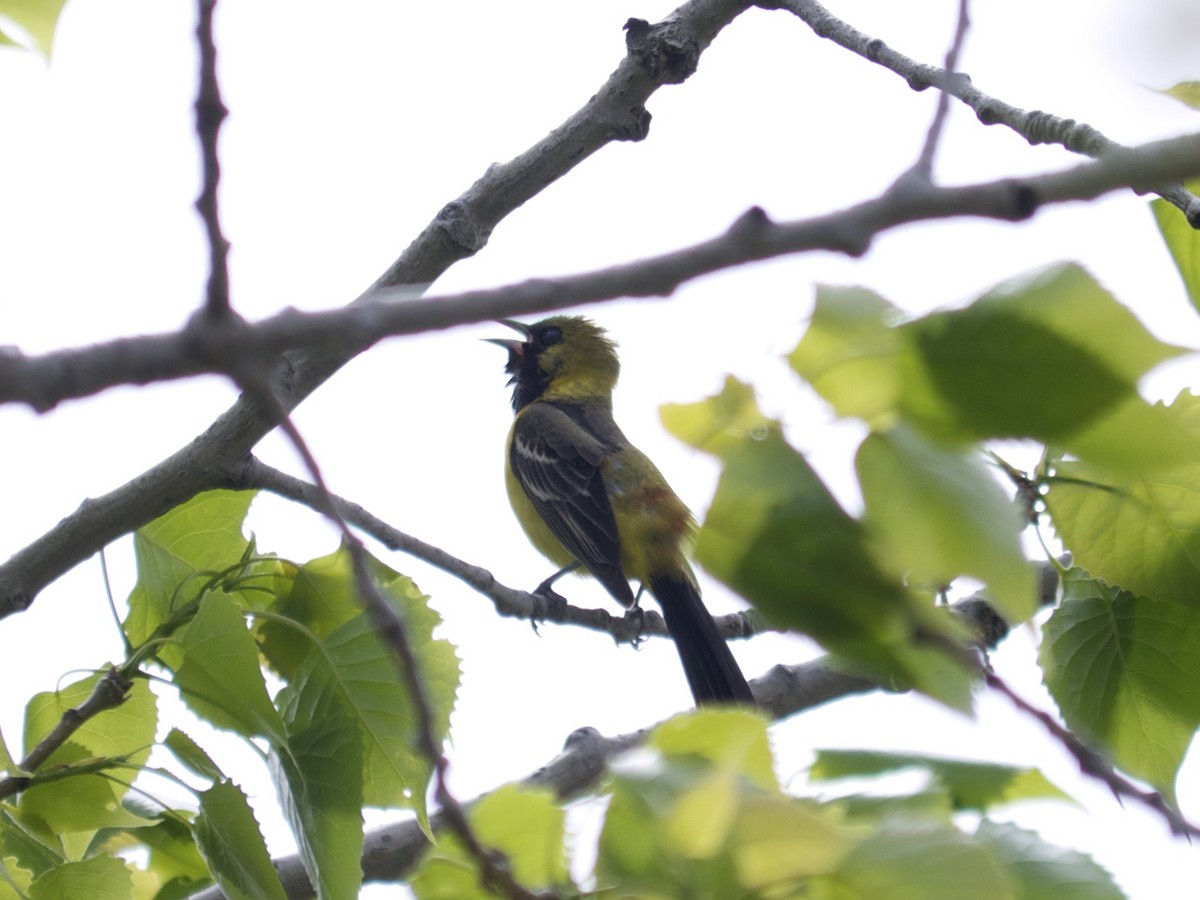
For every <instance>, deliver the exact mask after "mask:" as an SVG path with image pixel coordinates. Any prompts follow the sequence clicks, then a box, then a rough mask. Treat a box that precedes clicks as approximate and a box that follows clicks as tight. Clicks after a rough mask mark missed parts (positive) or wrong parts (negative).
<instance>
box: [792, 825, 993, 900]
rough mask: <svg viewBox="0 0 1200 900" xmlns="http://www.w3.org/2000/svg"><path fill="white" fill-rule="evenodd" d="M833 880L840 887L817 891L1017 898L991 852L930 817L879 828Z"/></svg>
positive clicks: (886, 899) (939, 898) (902, 897)
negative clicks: (931, 819)
mask: <svg viewBox="0 0 1200 900" xmlns="http://www.w3.org/2000/svg"><path fill="white" fill-rule="evenodd" d="M822 880H824V879H822ZM828 880H829V881H830V882H832V884H833V885H836V888H832V889H831V890H828V891H827V892H821V891H817V892H814V896H815V897H820V898H825V897H838V898H844V897H845V898H864V900H865V898H870V900H914V898H920V900H962V898H964V897H970V898H971V900H1014V894H1013V892H1012V890H1011V889H1010V887H1009V879H1008V876H1007V874H1006V873H1005V872H1004V870H1003V869H1002V868H1001V867H1000V865H999V863H998V862H997V860H996V859H995V857H993V856H992V854H990V853H989V852H987V850H985V849H984V848H983V847H981V846H979V845H978V844H976V843H975V842H973V841H972V840H971V839H970V838H969V837H967V836H966V835H964V834H962V833H961V832H959V831H957V830H955V829H954V828H951V827H948V826H939V825H936V824H933V823H929V822H904V823H894V824H889V825H885V826H884V827H882V828H879V829H877V830H876V831H875V832H874V833H872V834H871V835H870V836H868V837H867V838H866V839H864V840H863V841H862V842H861V843H859V845H858V846H857V847H855V848H854V849H853V850H851V851H850V853H849V854H847V856H846V858H845V859H844V860H843V862H842V863H841V865H840V866H839V867H838V869H837V871H836V872H835V873H834V874H833V875H831V876H829V879H828ZM830 887H832V885H831V886H830Z"/></svg>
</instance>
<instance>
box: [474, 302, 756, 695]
mask: <svg viewBox="0 0 1200 900" xmlns="http://www.w3.org/2000/svg"><path fill="white" fill-rule="evenodd" d="M498 321H499V322H500V324H503V325H505V326H507V327H509V328H512V329H513V330H515V331H516V332H518V333H519V334H520V335H521V339H519V340H514V339H497V338H489V339H487V340H489V341H490V342H491V343H494V344H498V345H500V346H501V347H504V348H505V349H506V350H508V364H507V365H506V366H505V371H506V372H507V373H508V374H509V375H511V376H512V377H511V378H510V379H509V382H508V384H509V386H510V387H512V389H513V391H512V406H513V412H514V416H513V423H512V427H511V429H510V430H509V433H508V440H507V445H506V469H505V472H506V486H507V489H508V498H509V501H510V503H511V504H512V508H513V511H514V513H515V514H516V517H517V520H518V521H519V522H520V524H521V527H522V528H523V529H524V531H525V534H526V536H527V537H528V538H529V540H530V542H531V543H532V544H533V546H534V547H535V548H536V549H537V550H539V551H540V552H541V553H542V555H544V556H546V557H547V558H548V559H549V560H550V561H551V562H552V563H554V564H555V565H556V566H558V567H559V570H558V571H557V572H556V573H555V574H554V575H552V576H550V577H549V578H547V579H546V580H545V581H543V582H542V584H541V585H539V587H538V589H537V590H538V591H542V592H546V591H549V592H550V593H551V594H553V589H552V587H551V586H552V585H553V583H554V581H555V580H556V579H557V578H558V577H560V576H561V575H563V574H565V573H567V572H570V571H579V572H580V573H581V574H590V575H592V576H593V577H595V578H596V579H597V580H598V581H599V582H600V584H601V585H603V586H604V588H605V589H606V590H607V591H608V593H609V594H610V595H611V596H612V597H613V599H614V600H616V601H617V603H619V604H620V605H621V606H622V607H624V608H625V609H626V610H633V609H635V608H640V607H638V597H639V596H640V593H641V589H643V588H644V589H647V590H649V592H650V593H651V594H652V595H653V596H654V598H655V599H656V600H657V601H658V603H659V605H660V606H661V607H662V612H663V618H664V620H665V621H666V624H667V630H668V631H669V632H670V633H671V637H672V638H673V639H674V641H675V646H676V648H677V649H678V652H679V658H680V660H681V662H682V663H683V671H684V675H685V676H686V678H687V682H688V685H689V687H690V688H691V692H692V696H693V699H694V700H695V702H696V704H697V705H698V706H707V705H713V704H753V703H754V698H753V696H752V695H751V692H750V687H749V685H748V684H747V683H746V679H745V676H744V675H743V674H742V671H741V669H740V668H739V667H738V664H737V661H736V660H735V659H734V657H733V654H732V653H731V652H730V650H729V646H728V644H726V642H725V640H724V639H723V638H722V637H721V635H720V633H719V632H718V631H717V627H716V623H715V622H714V621H713V618H712V616H711V615H710V614H709V612H708V610H707V609H706V608H705V606H704V603H703V601H702V600H701V596H700V588H699V585H698V584H697V582H696V576H695V573H694V572H693V570H692V568H691V565H690V564H689V562H688V560H687V557H686V554H685V551H686V548H687V547H688V545H689V544H690V541H691V538H692V536H693V534H694V532H695V529H696V524H695V520H694V519H693V517H692V514H691V512H690V511H689V510H688V508H687V506H686V505H685V504H684V503H683V501H682V500H680V499H679V497H678V496H677V495H676V494H675V492H674V491H673V490H671V487H670V485H668V484H667V481H666V479H665V478H664V477H663V475H662V473H661V472H659V470H658V468H657V467H656V466H655V465H654V463H653V462H651V460H650V459H649V457H647V456H646V455H645V454H644V453H642V452H641V451H640V450H638V449H637V448H636V447H635V446H633V444H631V443H630V442H629V440H628V439H627V438H626V437H625V435H624V433H623V432H622V431H621V429H620V427H618V425H617V423H616V421H615V420H614V419H613V403H612V398H613V389H614V388H615V387H616V384H617V378H618V376H619V374H620V360H619V358H618V356H617V346H616V344H615V343H614V341H613V340H612V339H611V338H610V337H609V336H608V334H607V332H606V331H605V330H604V329H603V328H601V327H600V326H599V325H597V324H596V323H595V322H593V321H592V320H591V319H588V318H585V317H583V316H574V315H556V316H551V317H550V318H547V319H543V320H541V321H539V322H536V323H535V324H533V325H524V324H522V323H520V322H516V321H513V320H511V319H500V320H498ZM631 581H634V582H638V583H640V586H641V587H640V588H639V591H638V594H635V593H634V591H633V588H632V587H631V585H630V582H631Z"/></svg>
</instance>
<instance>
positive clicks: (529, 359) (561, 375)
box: [492, 316, 621, 410]
mask: <svg viewBox="0 0 1200 900" xmlns="http://www.w3.org/2000/svg"><path fill="white" fill-rule="evenodd" d="M502 322H503V324H505V325H507V326H508V327H510V328H513V329H515V330H516V331H519V332H520V333H521V334H522V335H523V336H524V338H525V340H523V341H513V340H493V341H492V343H494V344H499V345H500V346H501V347H504V348H505V349H507V350H508V365H507V366H505V369H504V370H505V371H506V372H508V373H509V374H511V375H512V378H511V379H510V380H509V382H508V383H509V384H511V385H513V400H512V402H513V409H514V410H519V409H521V408H522V407H524V406H526V405H528V404H530V403H532V402H533V401H534V400H541V399H545V400H555V399H558V400H572V399H584V398H588V399H597V398H599V399H602V400H604V401H605V402H607V401H608V400H610V399H611V397H612V390H613V388H614V387H615V386H616V383H617V376H618V375H619V374H620V371H621V364H620V362H619V361H618V360H617V345H616V344H615V343H613V341H612V339H610V338H609V337H608V335H607V334H606V333H605V331H604V329H603V328H601V327H600V326H599V325H597V324H596V323H595V322H593V321H592V320H591V319H585V318H584V317H583V316H551V317H550V318H548V319H542V321H540V322H537V323H535V324H533V325H522V324H521V323H520V322H514V321H512V320H511V319H504V320H502Z"/></svg>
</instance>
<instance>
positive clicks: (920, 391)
mask: <svg viewBox="0 0 1200 900" xmlns="http://www.w3.org/2000/svg"><path fill="white" fill-rule="evenodd" d="M899 330H900V332H901V333H902V336H903V337H904V339H905V342H906V352H905V353H904V354H902V358H901V359H902V363H901V365H902V373H903V378H902V382H903V387H902V393H901V407H902V409H903V412H904V414H905V415H906V416H907V417H908V418H909V419H910V420H911V421H912V422H914V423H915V424H917V425H918V426H919V427H921V428H922V429H923V430H925V431H926V432H928V433H929V434H931V435H933V436H934V437H937V438H940V439H943V440H950V441H969V440H980V439H987V438H1007V437H1031V438H1035V439H1037V440H1039V441H1042V442H1044V443H1050V444H1057V445H1060V446H1062V447H1065V448H1066V449H1068V450H1070V451H1072V452H1074V453H1077V454H1078V455H1080V456H1086V457H1088V458H1090V459H1091V460H1092V461H1093V462H1095V463H1103V464H1105V465H1110V466H1117V467H1121V466H1124V467H1130V466H1131V465H1134V464H1135V463H1136V465H1137V467H1139V468H1145V467H1146V466H1147V465H1150V464H1165V463H1167V462H1170V461H1175V462H1179V461H1182V460H1183V459H1186V458H1194V456H1195V455H1196V454H1197V453H1198V452H1200V441H1198V440H1196V439H1194V438H1189V437H1188V436H1186V435H1182V434H1181V433H1179V432H1178V430H1177V429H1174V428H1173V427H1172V426H1171V423H1170V422H1167V421H1163V417H1161V416H1156V415H1155V414H1154V412H1153V410H1152V408H1151V407H1150V406H1148V405H1147V404H1146V403H1145V402H1144V401H1142V400H1141V399H1140V397H1139V396H1138V394H1137V382H1138V380H1139V379H1140V378H1141V376H1142V375H1144V374H1145V373H1146V372H1147V371H1149V370H1150V369H1151V368H1153V367H1154V366H1156V365H1157V364H1158V363H1160V362H1163V361H1164V360H1167V359H1170V358H1172V357H1174V356H1177V355H1179V354H1180V353H1181V352H1183V350H1182V349H1181V348H1178V347H1173V346H1171V345H1169V344H1164V343H1162V342H1161V341H1159V340H1157V339H1156V338H1154V337H1153V336H1152V335H1151V334H1150V333H1149V332H1148V331H1146V329H1145V327H1144V326H1142V324H1141V323H1140V322H1139V321H1138V320H1137V319H1136V318H1135V317H1134V315H1133V314H1132V313H1130V312H1129V310H1127V309H1126V308H1125V307H1123V306H1121V304H1119V303H1118V302H1117V301H1116V300H1115V299H1114V298H1113V297H1112V295H1110V294H1109V293H1108V292H1107V291H1105V290H1104V289H1103V288H1102V287H1101V286H1100V285H1099V284H1098V283H1097V282H1096V281H1095V280H1094V279H1093V278H1092V277H1091V276H1090V275H1089V274H1088V273H1087V272H1085V271H1084V270H1083V269H1082V268H1080V267H1079V266H1077V265H1074V264H1067V265H1061V266H1057V267H1054V268H1051V269H1048V270H1046V271H1044V272H1040V273H1037V274H1035V275H1033V276H1032V277H1026V278H1022V279H1017V280H1014V281H1011V282H1008V283H1006V284H1003V285H1001V286H1000V287H998V288H996V289H994V290H993V291H991V292H989V293H988V294H986V295H984V296H983V297H980V298H979V299H978V300H976V301H975V302H974V303H972V304H971V305H970V306H968V307H966V308H965V309H960V310H954V311H951V312H940V313H934V314H933V315H929V316H925V317H924V318H921V319H918V320H916V321H913V322H909V323H907V324H905V325H902V326H900V328H899ZM1114 335H1119V336H1120V340H1114ZM1114 417H1116V419H1115V421H1110V420H1113V419H1114ZM1118 426H1119V427H1118ZM1130 426H1136V429H1134V428H1131V427H1130ZM1115 433H1119V436H1120V440H1113V437H1114V434H1115ZM1100 436H1103V437H1104V438H1106V439H1103V440H1102V439H1100ZM1139 457H1141V458H1139Z"/></svg>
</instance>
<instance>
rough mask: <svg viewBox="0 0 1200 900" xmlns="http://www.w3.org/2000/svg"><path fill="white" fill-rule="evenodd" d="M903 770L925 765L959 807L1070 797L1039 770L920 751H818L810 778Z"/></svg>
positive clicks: (819, 779) (863, 774)
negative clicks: (927, 754)
mask: <svg viewBox="0 0 1200 900" xmlns="http://www.w3.org/2000/svg"><path fill="white" fill-rule="evenodd" d="M904 769H922V770H924V771H926V772H927V773H929V776H930V777H931V778H932V779H933V780H934V781H935V782H936V783H937V784H938V785H940V786H941V787H942V788H944V789H945V790H946V792H947V796H948V798H949V800H950V803H951V805H952V807H953V808H954V809H956V810H962V809H976V810H980V811H981V812H983V811H987V810H988V809H991V808H992V807H994V806H998V805H1001V804H1005V803H1014V802H1016V801H1018V800H1036V799H1046V798H1066V799H1069V798H1068V796H1067V795H1066V794H1064V793H1063V792H1062V791H1061V790H1059V789H1058V788H1057V787H1055V786H1054V785H1053V784H1051V783H1050V782H1049V781H1048V780H1047V779H1046V776H1045V775H1043V774H1042V773H1041V772H1040V771H1038V770H1037V769H1022V768H1018V767H1016V766H1005V765H1000V764H997V763H983V762H971V761H967V760H959V759H946V758H944V757H939V756H926V755H924V754H919V753H887V752H881V751H873V750H818V751H817V759H816V762H814V763H813V766H812V768H811V769H810V770H809V777H810V778H812V779H814V780H816V781H826V780H834V779H839V778H862V777H867V776H873V775H883V774H889V773H893V772H898V771H901V770H904Z"/></svg>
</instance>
